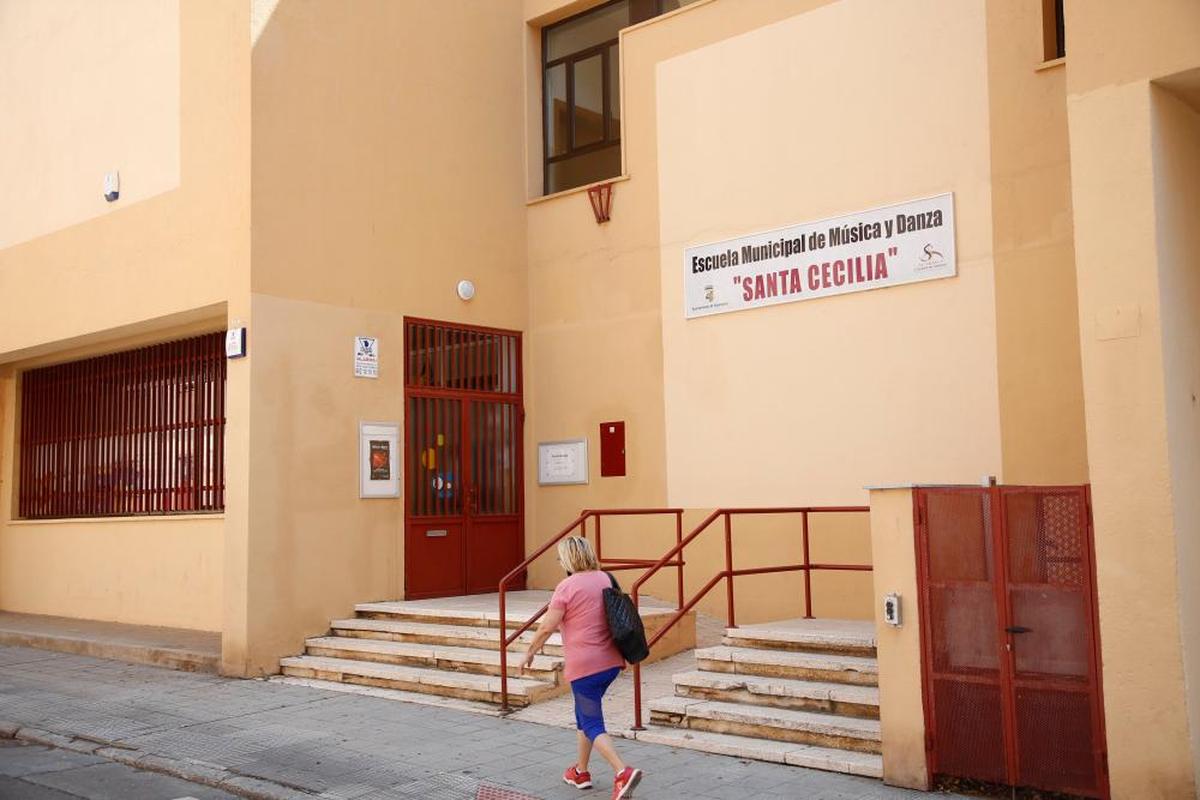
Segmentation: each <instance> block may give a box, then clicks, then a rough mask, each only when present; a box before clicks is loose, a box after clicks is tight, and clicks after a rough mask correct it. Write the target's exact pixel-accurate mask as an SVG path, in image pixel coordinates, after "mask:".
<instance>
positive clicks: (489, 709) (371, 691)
mask: <svg viewBox="0 0 1200 800" xmlns="http://www.w3.org/2000/svg"><path fill="white" fill-rule="evenodd" d="M267 680H269V681H271V682H272V683H278V684H282V685H286V686H306V687H308V688H309V689H322V690H324V691H327V692H341V693H343V694H357V695H362V696H363V697H377V698H380V699H382V700H399V701H401V702H404V703H417V704H418V705H423V706H435V707H437V708H449V709H453V710H455V711H470V712H471V713H473V714H485V715H487V716H490V717H499V716H501V715H502V712H501V710H500V706H498V705H496V704H495V703H485V702H481V701H479V700H460V699H458V698H457V697H444V696H442V695H437V694H424V693H422V692H406V691H404V690H402V689H380V688H377V687H375V686H360V685H358V684H354V683H341V682H340V681H323V680H321V679H319V678H293V677H292V676H290V675H272V676H271V677H270V678H268V679H267Z"/></svg>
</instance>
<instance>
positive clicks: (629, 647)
mask: <svg viewBox="0 0 1200 800" xmlns="http://www.w3.org/2000/svg"><path fill="white" fill-rule="evenodd" d="M604 574H605V575H608V579H609V580H610V581H612V588H611V589H605V590H604V614H605V616H607V617H608V630H609V631H610V632H611V633H612V638H613V643H614V644H616V646H617V650H619V651H621V656H622V657H623V658H624V659H625V660H626V661H628V662H629V663H630V664H637V663H638V662H640V661H644V660H645V659H646V656H648V655H650V648H649V647H647V646H646V629H645V628H644V627H643V626H642V618H641V616H640V615H639V614H638V610H637V608H636V607H635V606H634V605H633V599H632V598H631V597H630V596H629V595H627V594H625V593H624V592H623V591H621V586H620V584H618V583H617V579H616V578H614V577H613V576H612V573H610V572H606V573H604Z"/></svg>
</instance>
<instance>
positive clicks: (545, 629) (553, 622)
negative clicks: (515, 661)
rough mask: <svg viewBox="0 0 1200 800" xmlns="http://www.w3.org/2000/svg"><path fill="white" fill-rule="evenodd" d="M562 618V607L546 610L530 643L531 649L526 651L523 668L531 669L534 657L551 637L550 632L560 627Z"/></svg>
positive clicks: (522, 663)
mask: <svg viewBox="0 0 1200 800" xmlns="http://www.w3.org/2000/svg"><path fill="white" fill-rule="evenodd" d="M562 618H563V609H561V608H552V609H550V610H549V611H547V612H546V616H544V617H542V624H541V625H539V626H538V629H537V633H536V634H534V636H533V641H532V642H530V643H529V649H528V650H526V651H525V660H524V661H522V662H521V669H523V670H524V669H529V668H530V667H531V666H533V657H534V656H535V655H537V652H538V651H539V650H541V649H542V645H544V644H545V643H546V640H547V639H549V638H550V634H552V633H554V631H555V630H557V629H558V624H559V623H560V622H562Z"/></svg>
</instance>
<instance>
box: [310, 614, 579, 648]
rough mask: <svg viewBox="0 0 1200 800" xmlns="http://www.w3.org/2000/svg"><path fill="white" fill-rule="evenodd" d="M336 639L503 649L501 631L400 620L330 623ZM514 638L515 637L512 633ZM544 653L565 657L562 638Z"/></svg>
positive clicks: (554, 638)
mask: <svg viewBox="0 0 1200 800" xmlns="http://www.w3.org/2000/svg"><path fill="white" fill-rule="evenodd" d="M330 628H331V629H332V630H333V634H334V635H335V636H348V637H355V638H360V639H383V640H388V641H393V642H415V643H419V644H428V645H435V646H441V647H468V648H479V649H485V650H496V651H499V650H500V630H499V629H498V628H488V627H480V626H474V625H440V624H431V623H425V622H411V621H408V620H396V619H335V620H334V621H333V622H331V623H330ZM509 635H511V634H509ZM533 635H534V634H533V631H532V630H530V631H526V632H525V633H523V634H521V637H520V639H518V640H517V641H516V642H513V644H511V645H510V646H509V652H510V653H512V652H521V653H524V652H525V647H526V645H528V643H529V642H531V641H532V640H533ZM542 652H543V653H544V654H546V655H551V656H561V655H562V654H563V652H562V636H560V635H559V634H557V633H555V634H551V636H550V638H549V639H548V640H547V641H546V646H545V647H544V648H543V650H542Z"/></svg>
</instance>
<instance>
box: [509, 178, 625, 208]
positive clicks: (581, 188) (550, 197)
mask: <svg viewBox="0 0 1200 800" xmlns="http://www.w3.org/2000/svg"><path fill="white" fill-rule="evenodd" d="M627 180H629V176H628V175H617V176H616V177H613V178H605V179H604V180H602V181H593V182H592V183H585V184H584V185H583V186H576V187H575V188H574V189H563V190H562V191H561V192H555V193H554V194H545V195H542V196H541V197H534V198H532V199H530V200H526V201H525V205H526V206H536V205H538V204H539V203H545V202H548V201H550V200H557V199H558V198H560V197H569V196H570V195H573V194H580V193H581V192H586V191H587V190H588V189H591V188H593V187H596V186H603V185H604V184H606V183H621V182H623V181H627Z"/></svg>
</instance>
